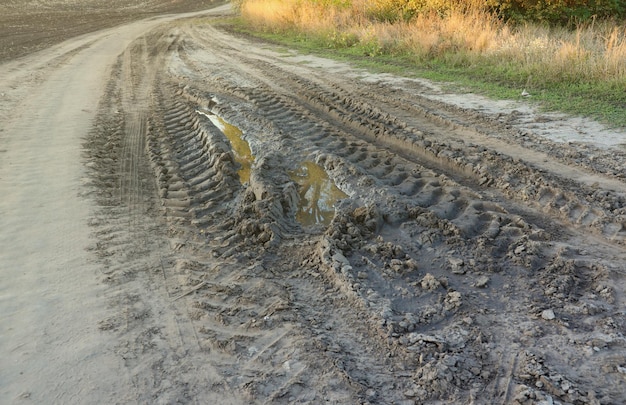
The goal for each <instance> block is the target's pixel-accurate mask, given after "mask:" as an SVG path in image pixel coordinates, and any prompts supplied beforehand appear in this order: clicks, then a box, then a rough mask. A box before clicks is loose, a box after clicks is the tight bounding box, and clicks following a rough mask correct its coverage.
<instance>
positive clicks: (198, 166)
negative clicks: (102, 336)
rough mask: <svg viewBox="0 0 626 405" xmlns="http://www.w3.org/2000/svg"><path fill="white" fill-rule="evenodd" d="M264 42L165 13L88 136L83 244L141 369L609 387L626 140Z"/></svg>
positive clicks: (390, 390) (313, 392)
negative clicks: (517, 120)
mask: <svg viewBox="0 0 626 405" xmlns="http://www.w3.org/2000/svg"><path fill="white" fill-rule="evenodd" d="M271 48H272V47H271V46H269V45H266V44H265V45H264V44H262V43H257V42H254V41H250V40H246V39H242V38H238V37H235V36H233V35H230V34H227V33H225V32H223V31H220V30H218V29H216V28H214V26H213V25H212V22H211V20H210V19H190V20H185V21H182V22H181V21H179V22H176V23H173V24H169V25H163V26H161V27H159V28H158V29H156V30H154V31H152V32H150V33H149V34H147V35H145V36H143V37H141V38H140V39H138V40H137V41H135V42H134V43H132V44H131V45H130V46H129V47H128V48H127V49H126V51H125V52H124V53H123V55H121V57H120V59H119V61H118V64H117V65H116V67H115V70H114V72H113V76H112V79H111V82H110V85H109V88H108V93H107V96H106V97H105V98H104V100H103V104H102V107H101V110H100V114H99V122H98V124H97V125H96V127H95V128H94V130H93V131H92V133H91V135H90V137H89V139H88V142H87V143H86V152H87V155H88V158H87V161H88V162H89V163H88V165H89V167H90V170H91V174H92V178H93V185H94V187H96V190H97V194H98V201H99V204H100V205H101V207H102V211H101V213H100V218H101V219H100V220H99V221H98V224H97V226H95V232H96V234H97V235H98V240H99V242H98V243H97V247H96V249H95V253H96V254H97V255H99V256H100V257H101V258H102V259H103V263H105V265H106V274H107V276H106V282H107V283H109V284H110V285H111V288H114V289H118V290H119V291H120V292H121V293H120V298H119V301H120V302H127V303H128V302H130V303H132V304H131V307H132V308H133V315H132V316H131V317H130V320H129V318H128V317H126V318H121V317H112V318H111V319H108V320H107V321H106V322H105V323H104V325H105V326H106V329H108V330H110V331H111V333H112V334H114V335H116V336H118V337H119V339H121V341H126V342H127V343H126V344H124V345H122V347H123V349H121V350H123V352H124V358H125V359H126V362H127V365H128V367H130V368H131V369H139V368H143V369H144V371H142V372H138V374H137V377H136V378H137V380H136V384H137V385H138V386H139V387H141V391H142V392H145V393H146V395H149V394H148V393H150V392H152V393H153V395H156V397H155V398H159V397H160V396H161V395H164V394H167V395H176V396H177V397H178V398H180V397H182V398H186V399H188V400H189V401H192V400H193V399H194V398H195V396H194V389H193V387H194V384H195V383H196V382H197V381H200V380H203V379H204V381H205V382H204V384H210V387H211V389H212V391H213V392H215V393H219V395H223V396H224V397H226V398H229V399H230V400H232V402H235V403H312V404H313V403H370V404H375V403H376V404H378V403H380V404H382V403H388V404H399V403H401V404H412V403H420V404H422V403H485V404H487V403H489V404H493V403H502V404H532V403H563V404H566V403H571V404H617V403H622V402H624V401H626V395H625V392H626V390H625V389H624V388H625V377H626V351H625V349H626V340H625V339H624V336H623V331H624V328H625V327H626V317H625V313H624V311H623V299H624V280H623V278H624V265H623V264H624V260H625V259H626V216H625V215H626V211H625V208H624V206H625V205H624V204H625V198H626V181H625V178H624V161H625V159H624V158H625V157H626V156H625V154H624V152H623V151H620V150H619V149H611V150H610V153H607V151H606V150H601V149H598V148H595V147H594V146H592V145H584V144H574V143H570V144H561V143H554V142H551V141H548V140H546V139H544V138H541V137H539V136H537V135H535V134H534V133H533V132H532V131H530V130H522V129H519V128H517V127H515V126H513V125H511V124H510V122H508V121H507V119H506V118H507V117H502V116H501V115H497V114H493V115H486V114H479V113H477V112H476V111H473V110H469V109H462V108H459V107H455V106H453V105H451V104H447V103H445V102H442V101H437V100H436V99H435V98H434V97H428V96H427V95H426V94H425V88H423V87H421V86H419V85H418V84H416V82H412V81H409V80H401V79H397V78H393V80H389V78H388V77H386V78H382V77H381V78H380V79H377V78H376V76H372V75H368V74H366V73H364V72H358V71H355V70H352V69H350V68H348V67H346V66H342V65H338V64H334V63H328V64H327V65H326V66H324V64H323V63H321V64H320V61H319V60H317V62H316V65H315V66H313V65H311V66H309V65H308V64H307V63H306V61H303V59H302V58H301V57H299V56H297V55H295V54H294V53H291V52H289V51H284V50H283V51H273V50H272V49H271ZM135 264H136V265H135ZM147 264H148V265H147ZM146 266H147V267H146ZM138 280H143V281H141V282H140V284H139V285H142V284H141V283H144V284H143V285H144V286H145V287H144V288H149V289H154V290H162V291H161V294H162V295H163V296H162V297H161V298H159V297H158V296H157V295H158V294H152V293H150V294H147V293H146V291H143V292H142V291H140V290H137V291H135V292H134V293H132V294H130V295H128V294H129V292H128V286H129V285H134V283H137V282H138ZM151 292H153V291H151ZM162 300H165V301H166V302H170V303H171V304H169V305H171V307H172V308H175V310H174V312H173V313H172V317H173V318H172V319H174V322H173V323H174V324H175V325H177V327H175V328H173V327H169V328H168V327H167V323H163V314H164V313H166V312H168V311H170V312H171V311H172V309H171V308H170V309H169V310H168V311H166V310H165V309H164V308H163V305H164V304H163V302H162ZM181 352H182V353H181ZM191 353H193V355H191ZM150 356H152V359H151V360H148V359H150ZM199 369H200V370H202V372H198V370H199ZM190 378H192V379H193V380H192V381H190V380H189V379H190Z"/></svg>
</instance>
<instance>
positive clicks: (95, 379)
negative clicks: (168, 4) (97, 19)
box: [0, 7, 226, 404]
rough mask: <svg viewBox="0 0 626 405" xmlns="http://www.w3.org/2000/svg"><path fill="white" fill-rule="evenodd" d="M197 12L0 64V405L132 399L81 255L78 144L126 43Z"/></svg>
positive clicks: (99, 288)
mask: <svg viewBox="0 0 626 405" xmlns="http://www.w3.org/2000/svg"><path fill="white" fill-rule="evenodd" d="M225 10H226V9H225V7H220V8H219V9H215V10H212V11H210V12H211V13H223V12H224V11H225ZM206 13H208V12H203V13H193V14H185V15H177V16H167V17H159V18H152V19H147V20H144V21H139V22H136V23H132V24H128V25H125V26H122V27H118V28H114V29H110V30H104V31H100V32H97V33H93V34H88V35H84V36H81V37H78V38H76V39H73V40H70V41H67V42H65V43H63V44H61V45H58V46H55V47H53V48H50V49H47V50H45V51H42V52H39V53H36V54H33V55H30V56H28V57H25V58H22V59H19V60H16V61H13V62H9V63H6V64H3V65H0V196H1V198H0V279H1V282H0V308H2V310H1V312H0V359H2V360H1V362H2V366H1V367H0V403H4V404H9V403H15V402H19V400H20V399H24V400H27V401H25V403H29V402H30V403H40V404H41V403H59V404H71V403H76V404H78V403H83V404H84V403H109V404H112V403H127V402H129V401H130V402H133V400H136V399H137V398H138V396H139V394H137V393H136V392H134V388H133V386H132V381H131V378H130V376H129V375H127V373H128V372H124V371H123V370H126V368H125V367H124V366H123V364H122V363H123V361H122V359H121V357H120V356H119V355H116V354H115V353H114V342H112V341H110V339H107V337H106V336H105V335H104V334H103V332H102V331H101V330H99V328H98V322H99V321H100V320H102V319H104V318H106V317H107V301H106V297H105V295H106V286H105V285H104V284H102V283H101V282H100V279H101V277H100V276H101V275H100V274H98V267H97V266H96V265H95V264H94V263H92V261H93V260H92V259H90V253H89V252H88V249H90V248H92V244H93V241H92V240H90V232H91V230H90V228H89V226H88V220H89V217H90V212H91V211H92V210H93V207H92V205H91V204H90V202H89V199H87V198H84V196H83V195H81V190H82V189H83V187H82V186H84V183H85V181H86V180H85V178H86V175H85V170H84V167H83V164H82V157H81V151H82V147H81V145H82V142H83V141H84V139H85V136H86V134H87V133H88V132H89V131H90V129H91V127H92V125H93V122H94V118H95V115H96V112H97V107H98V103H99V101H100V99H101V97H102V95H103V94H104V91H105V85H106V83H107V81H108V79H109V78H110V73H111V68H112V65H113V64H114V63H115V62H116V60H117V58H118V56H119V55H120V54H121V53H122V52H123V51H124V49H126V47H127V46H128V44H129V43H130V42H132V41H133V40H134V39H136V38H137V37H139V36H141V35H142V34H145V33H146V32H147V31H149V30H150V29H152V28H154V27H156V26H157V25H159V24H162V23H164V22H167V21H172V20H174V19H176V18H182V17H187V16H191V15H200V14H206Z"/></svg>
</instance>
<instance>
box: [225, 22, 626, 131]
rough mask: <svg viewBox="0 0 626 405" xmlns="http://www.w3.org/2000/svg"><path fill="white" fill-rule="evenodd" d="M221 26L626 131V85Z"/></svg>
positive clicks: (457, 56) (461, 57) (489, 61)
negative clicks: (586, 119)
mask: <svg viewBox="0 0 626 405" xmlns="http://www.w3.org/2000/svg"><path fill="white" fill-rule="evenodd" d="M217 24H218V25H219V26H221V27H222V28H224V29H227V30H229V31H231V32H236V33H239V34H241V35H246V36H248V37H251V38H256V39H259V40H263V41H265V42H268V43H271V44H273V45H274V46H282V47H287V48H291V49H295V50H297V51H299V52H301V53H308V54H313V55H317V56H321V57H327V58H332V59H335V60H340V61H346V62H349V63H351V64H352V65H353V66H357V67H360V68H365V69H367V70H368V71H370V72H373V73H391V74H395V75H400V76H405V77H411V78H424V79H428V80H432V81H434V82H438V83H443V84H444V85H445V86H447V88H449V89H453V90H454V91H458V92H473V93H478V94H482V95H485V96H488V97H491V98H496V99H522V98H523V97H522V96H521V92H522V90H523V89H526V90H527V91H528V92H529V93H530V94H531V97H529V98H525V99H524V100H525V101H527V102H529V103H532V104H534V105H536V106H537V107H539V108H540V109H541V110H543V111H559V112H564V113H569V114H573V115H580V116H585V117H589V118H593V119H596V120H599V121H600V122H603V123H605V124H607V125H608V126H610V127H614V128H626V83H623V82H619V81H618V82H609V81H604V80H598V81H589V80H582V79H577V78H576V77H571V78H566V77H563V78H561V79H559V78H556V79H555V75H553V74H550V75H542V71H541V68H539V67H538V68H533V67H532V66H518V65H516V64H514V63H510V62H506V61H501V60H498V59H497V58H487V57H476V56H472V55H468V54H464V53H462V52H456V53H455V52H453V51H451V52H448V53H444V54H443V55H438V56H437V57H433V58H427V57H424V56H420V57H418V56H416V55H415V54H413V53H410V52H400V51H398V50H392V51H387V50H385V49H379V48H380V47H379V46H377V45H376V44H369V43H363V42H358V41H357V42H352V41H347V42H346V43H344V42H342V41H337V40H336V38H333V36H332V34H327V35H325V36H322V35H313V34H305V33H302V32H297V31H295V30H292V31H280V32H278V31H274V32H273V31H269V30H255V29H253V28H252V27H250V26H249V25H247V24H246V22H245V21H244V20H243V19H241V18H229V19H222V20H220V21H218V22H217Z"/></svg>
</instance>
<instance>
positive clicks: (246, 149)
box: [198, 111, 254, 184]
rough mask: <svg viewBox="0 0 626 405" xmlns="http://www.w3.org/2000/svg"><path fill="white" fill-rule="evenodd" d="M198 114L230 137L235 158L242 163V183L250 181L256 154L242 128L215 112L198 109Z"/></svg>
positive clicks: (239, 171)
mask: <svg viewBox="0 0 626 405" xmlns="http://www.w3.org/2000/svg"><path fill="white" fill-rule="evenodd" d="M198 114H202V115H204V116H205V117H207V118H208V119H210V120H211V122H212V123H213V125H215V126H216V127H217V128H219V130H220V131H222V133H223V134H224V135H225V136H226V138H228V141H229V142H230V145H231V146H232V148H233V152H234V154H235V160H236V161H237V163H239V164H240V165H241V169H239V170H238V171H237V173H238V174H239V180H240V181H241V184H245V183H249V182H250V172H251V170H252V163H253V162H254V155H253V154H252V150H251V149H250V144H248V142H247V141H246V140H245V139H243V132H241V130H240V129H239V128H237V127H236V126H234V125H231V124H229V123H228V122H226V121H224V119H223V118H222V117H219V116H217V115H214V114H207V113H204V112H202V111H198Z"/></svg>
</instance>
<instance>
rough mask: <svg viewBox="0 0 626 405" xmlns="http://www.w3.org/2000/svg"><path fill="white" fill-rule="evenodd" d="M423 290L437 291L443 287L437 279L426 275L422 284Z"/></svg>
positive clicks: (428, 274)
mask: <svg viewBox="0 0 626 405" xmlns="http://www.w3.org/2000/svg"><path fill="white" fill-rule="evenodd" d="M420 285H421V286H422V288H423V289H424V290H426V291H435V290H436V289H438V288H439V287H441V282H440V281H439V280H437V279H436V278H435V276H433V275H432V274H430V273H426V275H425V276H424V278H422V281H421V282H420Z"/></svg>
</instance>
